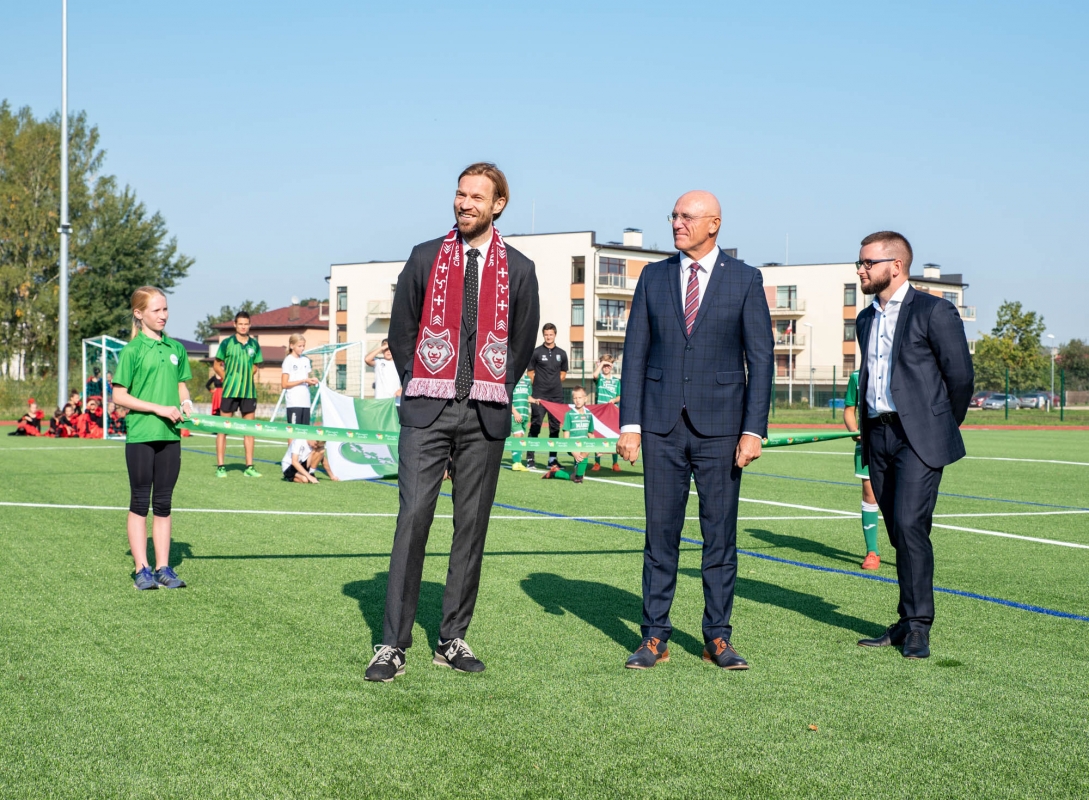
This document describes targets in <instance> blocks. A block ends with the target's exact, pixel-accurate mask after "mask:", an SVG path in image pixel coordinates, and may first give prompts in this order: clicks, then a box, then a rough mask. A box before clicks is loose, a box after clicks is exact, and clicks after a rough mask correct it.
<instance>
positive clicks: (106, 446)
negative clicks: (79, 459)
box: [3, 444, 124, 453]
mask: <svg viewBox="0 0 1089 800" xmlns="http://www.w3.org/2000/svg"><path fill="white" fill-rule="evenodd" d="M122 447H124V445H120V444H73V445H70V446H69V445H63V444H62V445H45V446H43V447H5V448H3V452H5V453H7V452H10V451H12V450H33V451H35V452H38V451H41V450H120V449H121V448H122Z"/></svg>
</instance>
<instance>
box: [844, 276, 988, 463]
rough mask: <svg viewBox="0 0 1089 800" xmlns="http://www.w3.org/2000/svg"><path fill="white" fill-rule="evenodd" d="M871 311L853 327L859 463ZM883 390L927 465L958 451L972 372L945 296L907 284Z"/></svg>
mask: <svg viewBox="0 0 1089 800" xmlns="http://www.w3.org/2000/svg"><path fill="white" fill-rule="evenodd" d="M874 316H875V312H874V309H873V306H872V305H868V306H866V307H865V308H864V309H862V311H861V312H860V313H859V315H858V319H857V321H856V322H855V328H856V330H857V333H858V342H859V346H860V347H861V349H862V368H861V370H860V371H859V377H858V391H859V415H860V417H861V423H862V432H863V436H862V463H863V464H868V463H869V447H868V444H867V438H868V437H867V435H866V433H867V432H868V430H869V428H870V427H872V423H871V421H870V419H869V412H868V409H867V405H866V394H867V387H868V385H869V370H868V359H867V357H866V355H867V353H869V352H870V348H872V347H873V346H874V344H873V342H871V340H870V331H871V329H872V327H873V321H874ZM890 356H891V357H890V362H891V363H892V374H891V375H890V378H889V394H891V395H892V402H893V404H894V405H895V406H896V413H897V414H899V416H900V422H901V424H902V425H903V426H904V433H905V434H907V438H908V444H909V445H910V446H911V449H912V450H914V451H915V453H916V455H918V456H919V458H920V459H921V460H922V462H923V463H924V464H926V465H927V466H928V467H930V468H931V469H939V468H940V467H944V466H945V465H946V464H952V463H953V462H954V461H956V460H957V459H958V458H961V457H963V456H964V440H963V439H962V438H961V435H960V427H959V426H960V424H961V423H962V422H964V415H965V414H967V413H968V402H969V401H970V400H971V399H972V387H973V385H974V383H975V372H974V370H973V368H972V356H971V354H969V352H968V340H967V339H966V338H965V336H964V323H962V322H961V319H960V315H959V314H958V313H957V309H956V306H954V305H953V304H952V303H950V302H949V301H948V300H943V299H941V298H940V297H935V296H934V295H931V294H924V293H923V292H917V291H916V290H915V289H914V288H908V290H907V294H906V295H905V296H904V302H903V305H902V306H901V307H900V316H899V318H898V319H897V320H896V331H895V333H894V334H893V340H892V353H891V354H890Z"/></svg>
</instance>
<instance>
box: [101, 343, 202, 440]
mask: <svg viewBox="0 0 1089 800" xmlns="http://www.w3.org/2000/svg"><path fill="white" fill-rule="evenodd" d="M192 377H193V375H192V373H191V372H190V371H189V358H188V356H187V355H186V353H185V348H184V347H183V346H182V344H181V342H177V341H175V340H174V339H171V338H169V337H168V336H165V335H164V336H163V338H162V339H159V340H155V339H152V338H151V337H150V336H148V335H147V334H146V333H144V332H143V331H140V333H138V334H137V335H136V338H135V339H133V340H132V341H131V342H129V343H128V344H127V345H125V346H124V348H122V350H121V355H120V356H118V357H117V369H116V370H115V371H114V373H113V383H114V386H124V387H125V388H126V389H128V390H129V394H130V395H132V396H133V397H135V398H136V399H138V400H143V401H145V402H148V403H155V404H156V405H160V406H174V407H175V408H176V407H178V406H180V405H181V395H180V394H179V393H178V384H179V383H183V382H185V381H187V380H189V379H190V378H192ZM125 424H126V427H127V429H128V432H127V436H126V439H127V441H129V442H133V443H136V442H176V441H178V440H180V439H181V433H180V432H179V431H180V429H179V428H178V426H177V425H175V424H173V423H172V422H170V421H169V420H165V419H163V418H162V417H160V416H159V415H158V414H149V413H148V412H146V411H130V412H129V415H128V416H127V417H125Z"/></svg>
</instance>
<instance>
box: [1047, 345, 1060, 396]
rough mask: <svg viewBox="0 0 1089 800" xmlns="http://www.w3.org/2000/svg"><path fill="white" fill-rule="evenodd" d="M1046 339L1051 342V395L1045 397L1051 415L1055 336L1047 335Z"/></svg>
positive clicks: (1053, 389) (1053, 388) (1053, 391)
mask: <svg viewBox="0 0 1089 800" xmlns="http://www.w3.org/2000/svg"><path fill="white" fill-rule="evenodd" d="M1047 338H1048V339H1050V340H1051V394H1049V395H1048V396H1047V412H1048V413H1049V414H1050V413H1051V403H1052V398H1054V397H1055V350H1056V349H1058V348H1056V347H1055V334H1053V333H1049V334H1048V335H1047Z"/></svg>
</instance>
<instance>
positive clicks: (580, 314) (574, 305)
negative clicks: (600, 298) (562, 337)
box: [571, 300, 586, 327]
mask: <svg viewBox="0 0 1089 800" xmlns="http://www.w3.org/2000/svg"><path fill="white" fill-rule="evenodd" d="M571 324H572V325H574V326H576V327H577V326H579V325H585V324H586V301H585V300H572V301H571Z"/></svg>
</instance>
